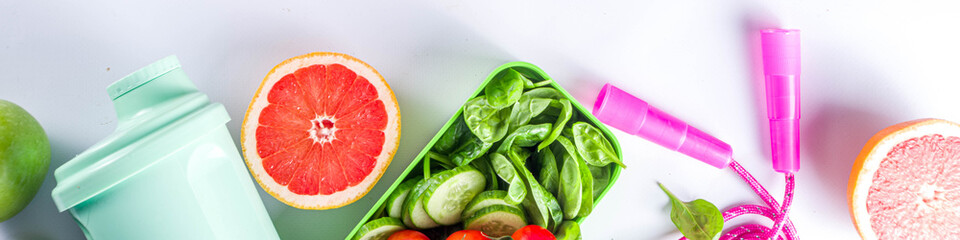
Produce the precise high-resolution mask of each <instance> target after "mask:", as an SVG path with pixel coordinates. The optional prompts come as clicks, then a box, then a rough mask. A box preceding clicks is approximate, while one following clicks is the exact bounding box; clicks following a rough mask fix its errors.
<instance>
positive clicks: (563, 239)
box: [557, 221, 580, 240]
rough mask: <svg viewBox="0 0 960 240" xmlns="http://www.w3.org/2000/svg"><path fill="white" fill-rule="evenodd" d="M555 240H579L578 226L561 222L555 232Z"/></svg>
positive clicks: (572, 222) (575, 223)
mask: <svg viewBox="0 0 960 240" xmlns="http://www.w3.org/2000/svg"><path fill="white" fill-rule="evenodd" d="M557 240H580V224H577V222H575V221H563V223H561V224H560V227H559V228H558V230H557Z"/></svg>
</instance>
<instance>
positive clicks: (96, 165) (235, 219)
mask: <svg viewBox="0 0 960 240" xmlns="http://www.w3.org/2000/svg"><path fill="white" fill-rule="evenodd" d="M107 93H108V94H109V95H110V98H111V99H112V100H113V105H114V108H115V110H116V112H117V118H118V124H117V125H118V126H117V130H116V131H115V132H114V133H113V134H111V135H109V136H107V137H106V138H105V139H103V140H102V141H100V142H99V143H97V144H95V145H94V146H92V147H90V149H87V150H86V151H84V152H83V153H81V154H79V155H77V156H76V157H75V158H73V159H71V160H70V161H69V162H67V163H65V164H63V165H62V166H60V167H59V168H57V170H56V172H55V173H54V174H55V177H56V179H57V186H56V188H54V189H53V194H52V195H53V200H54V203H55V204H56V205H57V208H58V209H59V210H60V211H70V214H71V215H72V216H73V218H74V220H76V222H77V224H79V225H80V228H81V229H82V230H83V233H84V234H85V235H86V237H87V239H97V240H109V239H278V237H277V232H276V229H275V228H274V227H273V223H272V222H271V221H270V216H269V215H267V211H266V209H265V208H264V207H263V202H261V200H260V196H259V195H258V194H257V190H256V188H255V186H254V184H253V181H252V179H251V178H250V175H249V174H248V173H247V170H246V167H245V165H244V162H243V159H242V158H241V157H240V154H239V152H238V151H237V148H236V145H234V142H233V138H231V137H230V133H229V132H228V131H227V127H226V126H225V125H224V124H225V123H227V122H228V121H230V117H229V116H228V115H227V111H226V109H225V108H224V107H223V105H221V104H219V103H214V102H210V100H209V99H208V98H207V96H206V95H205V94H203V93H201V92H199V91H198V90H197V89H196V87H195V86H194V85H193V83H192V82H191V81H190V79H188V78H187V76H186V74H185V73H184V71H183V70H182V69H181V68H180V63H179V62H178V61H177V58H176V57H175V56H170V57H167V58H164V59H162V60H160V61H158V62H156V63H153V64H151V65H149V66H147V67H144V68H142V69H140V70H138V71H136V72H134V73H132V74H130V75H128V76H126V77H124V78H123V79H120V80H119V81H117V82H115V83H113V84H111V85H110V86H109V87H107Z"/></svg>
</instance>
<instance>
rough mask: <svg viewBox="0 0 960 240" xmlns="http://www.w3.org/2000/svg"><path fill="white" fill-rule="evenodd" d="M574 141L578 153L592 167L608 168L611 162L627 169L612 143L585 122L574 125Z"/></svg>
mask: <svg viewBox="0 0 960 240" xmlns="http://www.w3.org/2000/svg"><path fill="white" fill-rule="evenodd" d="M572 129H573V141H574V143H575V144H576V146H577V153H579V154H580V157H581V158H583V160H584V161H586V162H587V163H588V164H590V165H594V166H606V165H607V164H610V163H611V162H613V163H616V164H617V165H620V166H621V167H626V165H623V162H621V161H620V157H618V156H617V153H616V152H615V151H614V150H613V146H612V145H610V141H608V140H607V138H606V137H604V136H603V133H602V132H600V130H598V129H597V128H596V127H594V126H593V125H590V124H589V123H585V122H577V123H574V124H573V128H572Z"/></svg>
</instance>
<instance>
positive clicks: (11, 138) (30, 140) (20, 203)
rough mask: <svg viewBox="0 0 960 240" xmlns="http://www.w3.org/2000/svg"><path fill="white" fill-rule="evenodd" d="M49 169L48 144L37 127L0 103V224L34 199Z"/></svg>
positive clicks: (13, 106)
mask: <svg viewBox="0 0 960 240" xmlns="http://www.w3.org/2000/svg"><path fill="white" fill-rule="evenodd" d="M49 169H50V141H49V140H47V134H46V133H45V132H43V128H42V127H40V123H38V122H37V119H34V118H33V116H30V113H27V111H26V110H23V108H20V106H17V105H16V104H13V103H11V102H8V101H4V100H0V222H3V221H6V220H7V219H10V218H12V217H13V216H14V215H17V213H19V212H20V211H21V210H23V208H24V207H26V206H27V204H29V203H30V200H33V196H34V195H37V190H40V185H41V184H43V179H44V177H46V175H47V171H48V170H49Z"/></svg>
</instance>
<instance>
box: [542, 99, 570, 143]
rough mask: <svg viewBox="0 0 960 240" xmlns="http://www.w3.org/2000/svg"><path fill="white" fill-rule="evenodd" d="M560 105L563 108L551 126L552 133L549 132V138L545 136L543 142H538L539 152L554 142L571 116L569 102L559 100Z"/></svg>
mask: <svg viewBox="0 0 960 240" xmlns="http://www.w3.org/2000/svg"><path fill="white" fill-rule="evenodd" d="M559 102H560V105H562V106H563V107H562V108H561V110H560V117H559V118H557V123H556V124H554V125H553V131H552V132H550V136H547V139H544V140H543V142H540V145H539V146H537V150H541V149H543V148H545V147H547V146H550V144H551V143H553V141H554V140H556V139H557V137H558V136H560V132H561V131H563V127H564V126H566V125H567V121H569V120H570V116H573V107H571V106H570V100H567V99H560V100H559Z"/></svg>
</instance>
